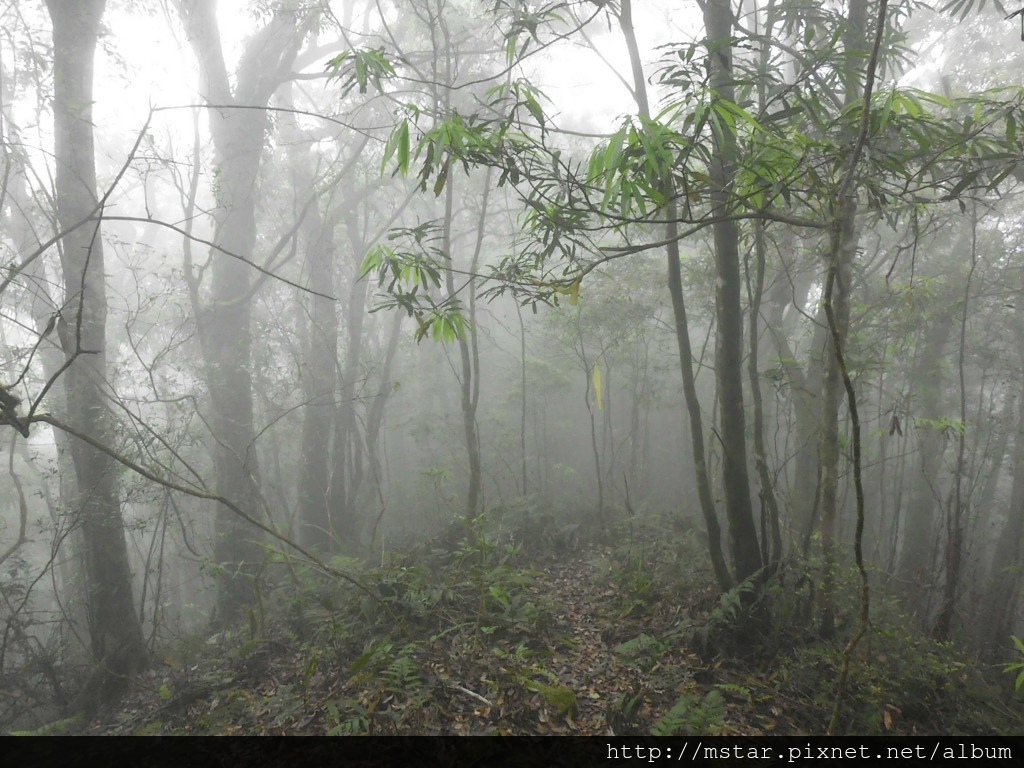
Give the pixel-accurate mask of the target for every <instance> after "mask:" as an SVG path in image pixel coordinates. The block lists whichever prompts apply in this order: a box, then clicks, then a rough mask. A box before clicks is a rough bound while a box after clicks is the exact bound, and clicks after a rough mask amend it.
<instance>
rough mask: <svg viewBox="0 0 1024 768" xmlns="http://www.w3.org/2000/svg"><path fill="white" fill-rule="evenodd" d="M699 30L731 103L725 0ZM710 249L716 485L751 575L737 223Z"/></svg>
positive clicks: (717, 204)
mask: <svg viewBox="0 0 1024 768" xmlns="http://www.w3.org/2000/svg"><path fill="white" fill-rule="evenodd" d="M703 8H704V27H705V30H706V32H707V38H708V69H709V73H710V74H709V82H710V86H711V89H712V91H713V92H714V93H715V94H716V95H717V98H719V99H722V100H724V101H727V102H735V101H736V87H735V80H734V76H733V71H732V42H731V39H732V37H733V34H734V25H733V14H732V6H731V2H730V0H707V2H705V3H704V6H703ZM736 154H737V148H736V137H735V136H734V135H732V134H731V133H730V132H729V131H727V130H725V131H722V132H717V133H716V134H715V153H714V156H713V157H712V160H711V166H710V168H709V169H708V171H709V175H710V177H711V185H712V188H711V194H710V199H711V206H712V214H713V215H715V216H723V217H724V216H725V215H727V214H728V213H729V212H730V210H731V205H730V203H729V196H730V190H731V188H732V185H733V180H734V179H735V176H736ZM712 229H713V236H714V248H715V272H716V274H717V278H718V279H717V281H716V295H715V318H716V322H717V333H716V341H715V348H716V351H715V381H716V384H717V391H718V407H719V420H720V426H721V430H722V486H723V487H722V490H723V495H724V497H725V511H726V516H727V518H728V520H729V541H730V543H731V544H732V557H733V569H734V574H735V576H736V579H737V581H743V580H745V579H748V578H750V577H751V576H753V575H754V574H755V573H757V572H758V571H759V570H760V569H761V566H762V565H763V562H762V560H761V549H760V546H759V544H758V538H757V527H756V526H755V525H754V514H753V506H752V503H751V498H750V478H749V475H748V472H747V434H746V414H745V412H744V405H743V318H744V313H743V307H742V305H741V303H740V291H741V288H742V278H741V276H740V255H739V238H740V231H739V226H738V225H737V223H736V222H735V221H730V220H721V221H718V222H717V223H715V224H714V225H713V228H712Z"/></svg>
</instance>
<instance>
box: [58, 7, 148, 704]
mask: <svg viewBox="0 0 1024 768" xmlns="http://www.w3.org/2000/svg"><path fill="white" fill-rule="evenodd" d="M104 4H105V0H81V2H76V3H65V2H59V0H47V8H48V9H49V12H50V18H51V20H52V22H53V48H54V134H55V138H56V149H55V157H56V200H57V221H58V224H59V225H60V227H61V229H62V230H65V231H67V232H68V234H67V235H65V236H64V237H63V239H62V240H61V267H62V271H63V278H64V293H65V302H66V303H65V308H64V317H65V318H66V319H67V322H68V324H69V326H70V328H69V332H68V333H67V334H65V338H66V339H67V345H66V347H65V349H64V354H65V355H66V356H67V359H68V362H69V363H70V365H69V367H68V369H67V380H66V387H67V399H68V407H67V413H68V416H67V418H68V422H69V424H70V425H71V426H72V427H74V428H75V429H76V430H78V431H80V432H82V433H84V434H87V435H89V436H90V437H92V438H94V439H96V440H98V441H100V442H102V443H104V444H106V445H113V443H114V432H113V425H112V424H111V418H110V413H109V411H108V408H107V397H108V396H109V395H108V393H109V388H108V385H107V383H106V372H107V349H106V342H107V340H106V323H107V305H106V301H107V297H106V283H105V279H106V278H105V273H104V261H103V238H102V233H101V230H100V224H99V221H98V220H97V221H95V222H90V223H89V224H87V225H85V226H81V227H78V228H77V229H74V230H73V231H71V230H72V227H74V226H75V225H77V224H79V223H80V222H82V221H83V220H86V219H88V218H89V217H90V216H91V215H93V213H94V211H95V210H96V206H97V197H96V162H95V156H94V146H93V123H92V104H93V59H94V55H95V51H96V41H97V36H98V34H99V26H100V18H101V17H102V15H103V9H104ZM71 454H72V460H73V463H74V466H75V476H76V477H77V481H78V483H77V491H78V496H77V507H78V510H79V516H80V517H79V520H80V525H81V530H82V539H83V543H84V548H85V577H86V583H87V588H86V596H87V601H88V623H89V640H90V644H91V647H92V654H93V658H94V659H95V660H96V662H97V665H98V666H97V669H96V672H95V673H94V675H93V676H92V678H91V679H90V680H89V682H88V683H87V685H86V687H85V690H84V691H83V692H82V695H81V698H80V700H79V705H80V706H81V707H82V708H83V709H85V710H86V711H91V710H94V709H95V708H96V707H97V706H98V705H100V704H103V703H106V702H108V701H110V700H112V699H114V698H116V697H117V696H118V695H119V693H120V692H121V691H122V690H123V689H124V687H125V686H126V684H127V681H128V679H129V678H130V677H132V676H133V675H135V674H137V673H138V672H140V671H141V670H142V669H143V668H144V667H145V666H146V664H147V661H148V654H147V652H146V645H145V642H144V640H143V636H142V628H141V625H140V622H139V617H138V614H137V613H136V608H135V604H134V601H133V598H132V574H131V569H130V565H129V560H128V546H127V542H126V540H125V530H124V521H123V519H122V517H121V508H120V501H119V499H118V493H117V468H116V466H115V464H114V462H113V460H112V459H111V458H110V457H109V456H107V455H106V454H105V453H103V452H101V451H98V450H96V449H95V448H93V447H92V446H90V445H89V444H87V443H85V442H83V441H81V440H78V439H74V438H73V439H72V440H71Z"/></svg>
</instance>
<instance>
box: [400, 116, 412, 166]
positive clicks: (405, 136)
mask: <svg viewBox="0 0 1024 768" xmlns="http://www.w3.org/2000/svg"><path fill="white" fill-rule="evenodd" d="M398 170H399V171H401V173H402V175H403V176H404V175H406V174H408V173H409V121H408V120H403V121H402V124H401V126H400V127H399V133H398Z"/></svg>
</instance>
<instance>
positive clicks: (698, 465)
mask: <svg viewBox="0 0 1024 768" xmlns="http://www.w3.org/2000/svg"><path fill="white" fill-rule="evenodd" d="M619 24H620V25H621V27H622V33H623V36H624V37H625V38H626V47H627V48H628V49H629V60H630V64H631V67H632V71H633V93H634V95H635V98H636V102H637V110H638V112H639V115H640V117H642V118H645V119H647V120H650V118H651V107H650V103H649V101H648V98H647V80H646V79H645V78H644V72H643V65H642V63H641V61H640V49H639V46H638V45H637V42H636V32H635V31H634V29H633V4H632V0H622V6H621V13H620V15H619ZM667 182H668V184H667V186H668V188H667V189H666V190H665V192H666V197H667V198H668V199H669V203H668V206H667V207H666V211H665V216H666V220H667V223H666V225H665V239H666V240H667V241H668V248H667V249H666V250H667V252H668V292H669V295H670V296H671V299H672V313H673V319H674V320H675V336H676V344H677V346H678V347H679V366H680V372H681V374H682V379H683V382H682V383H683V397H684V399H685V401H686V412H687V415H688V416H689V420H690V445H691V447H692V450H693V471H694V475H695V479H696V483H697V499H698V500H699V502H700V511H701V515H702V516H703V518H704V526H705V529H706V530H707V533H708V554H709V555H710V557H711V567H712V570H713V571H714V573H715V581H716V582H717V583H718V587H719V589H721V590H722V591H725V590H727V589H729V588H730V587H731V586H732V584H733V580H732V574H731V573H730V572H729V567H728V565H727V564H726V562H725V555H724V553H723V552H722V530H721V527H720V526H719V523H718V513H717V511H716V510H715V502H714V498H713V497H712V494H711V481H710V479H709V477H708V466H707V458H706V452H705V446H704V417H703V415H702V414H701V411H700V400H699V398H698V397H697V382H696V378H695V377H694V375H693V349H692V348H691V346H690V324H689V320H688V318H687V314H686V297H685V296H684V294H683V279H682V274H681V270H680V263H679V224H678V218H679V213H678V209H677V207H676V203H675V191H674V190H673V189H672V184H671V180H670V179H669V180H667Z"/></svg>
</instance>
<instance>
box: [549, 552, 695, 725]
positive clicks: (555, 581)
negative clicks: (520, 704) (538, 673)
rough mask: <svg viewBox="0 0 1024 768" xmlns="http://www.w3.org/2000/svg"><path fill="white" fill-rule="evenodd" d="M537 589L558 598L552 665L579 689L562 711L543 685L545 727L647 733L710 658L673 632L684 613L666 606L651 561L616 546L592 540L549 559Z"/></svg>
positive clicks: (555, 600) (559, 676)
mask: <svg viewBox="0 0 1024 768" xmlns="http://www.w3.org/2000/svg"><path fill="white" fill-rule="evenodd" d="M530 590H531V591H532V592H534V593H536V594H537V595H538V597H541V596H544V597H546V600H547V601H548V603H549V604H551V605H553V611H552V634H553V635H554V636H555V637H557V638H559V642H558V643H557V644H556V645H554V647H552V648H551V649H550V651H551V656H550V658H549V659H548V660H547V668H548V669H549V670H550V671H551V672H552V673H553V675H555V676H556V677H557V680H558V683H557V684H558V685H562V686H565V688H567V689H569V690H571V691H573V692H574V694H575V705H574V706H573V707H571V708H568V709H567V708H565V707H562V710H563V711H558V710H559V707H558V706H557V705H558V704H559V700H558V699H557V697H551V696H548V697H545V696H544V695H543V693H544V692H543V691H541V694H542V695H540V696H538V697H536V699H535V702H536V703H537V705H538V726H539V727H540V728H539V731H538V732H544V730H547V732H553V733H569V734H575V735H605V734H607V735H611V734H615V735H627V734H633V733H637V734H641V733H642V734H647V733H649V732H650V728H651V725H652V724H653V723H654V722H655V721H656V720H657V718H658V716H659V715H660V714H662V713H663V712H664V711H666V710H667V709H668V708H670V707H671V706H672V705H673V704H674V703H675V702H676V700H677V699H678V691H679V690H682V689H683V688H685V687H686V686H687V685H692V684H693V673H694V671H697V670H699V669H700V668H701V667H702V666H703V665H702V664H701V662H700V660H699V659H698V658H696V657H695V656H693V655H691V654H689V653H687V652H686V650H685V649H684V648H682V647H681V643H680V642H678V641H677V642H673V640H671V639H667V637H666V636H668V637H669V638H670V637H671V630H672V628H673V627H674V626H676V625H678V623H679V618H680V616H679V614H678V612H676V611H671V612H666V611H665V610H664V603H662V601H660V600H658V599H657V598H658V597H660V596H659V595H657V594H655V592H654V589H653V584H651V583H650V581H649V579H648V578H647V576H646V575H645V574H644V573H643V568H642V567H641V566H639V565H638V564H637V563H636V562H626V563H622V562H616V561H615V559H614V555H613V550H612V549H610V548H608V547H604V546H601V545H598V544H590V545H587V546H584V547H581V548H579V549H578V550H577V551H574V552H570V553H568V554H567V555H566V556H565V557H564V558H562V559H558V560H553V561H548V562H545V563H543V564H541V565H540V566H538V572H537V578H536V581H535V582H534V583H533V584H532V585H531V586H530ZM553 679H554V678H552V680H553ZM548 699H554V700H553V701H550V700H548ZM552 710H554V711H552ZM545 726H546V728H545Z"/></svg>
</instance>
